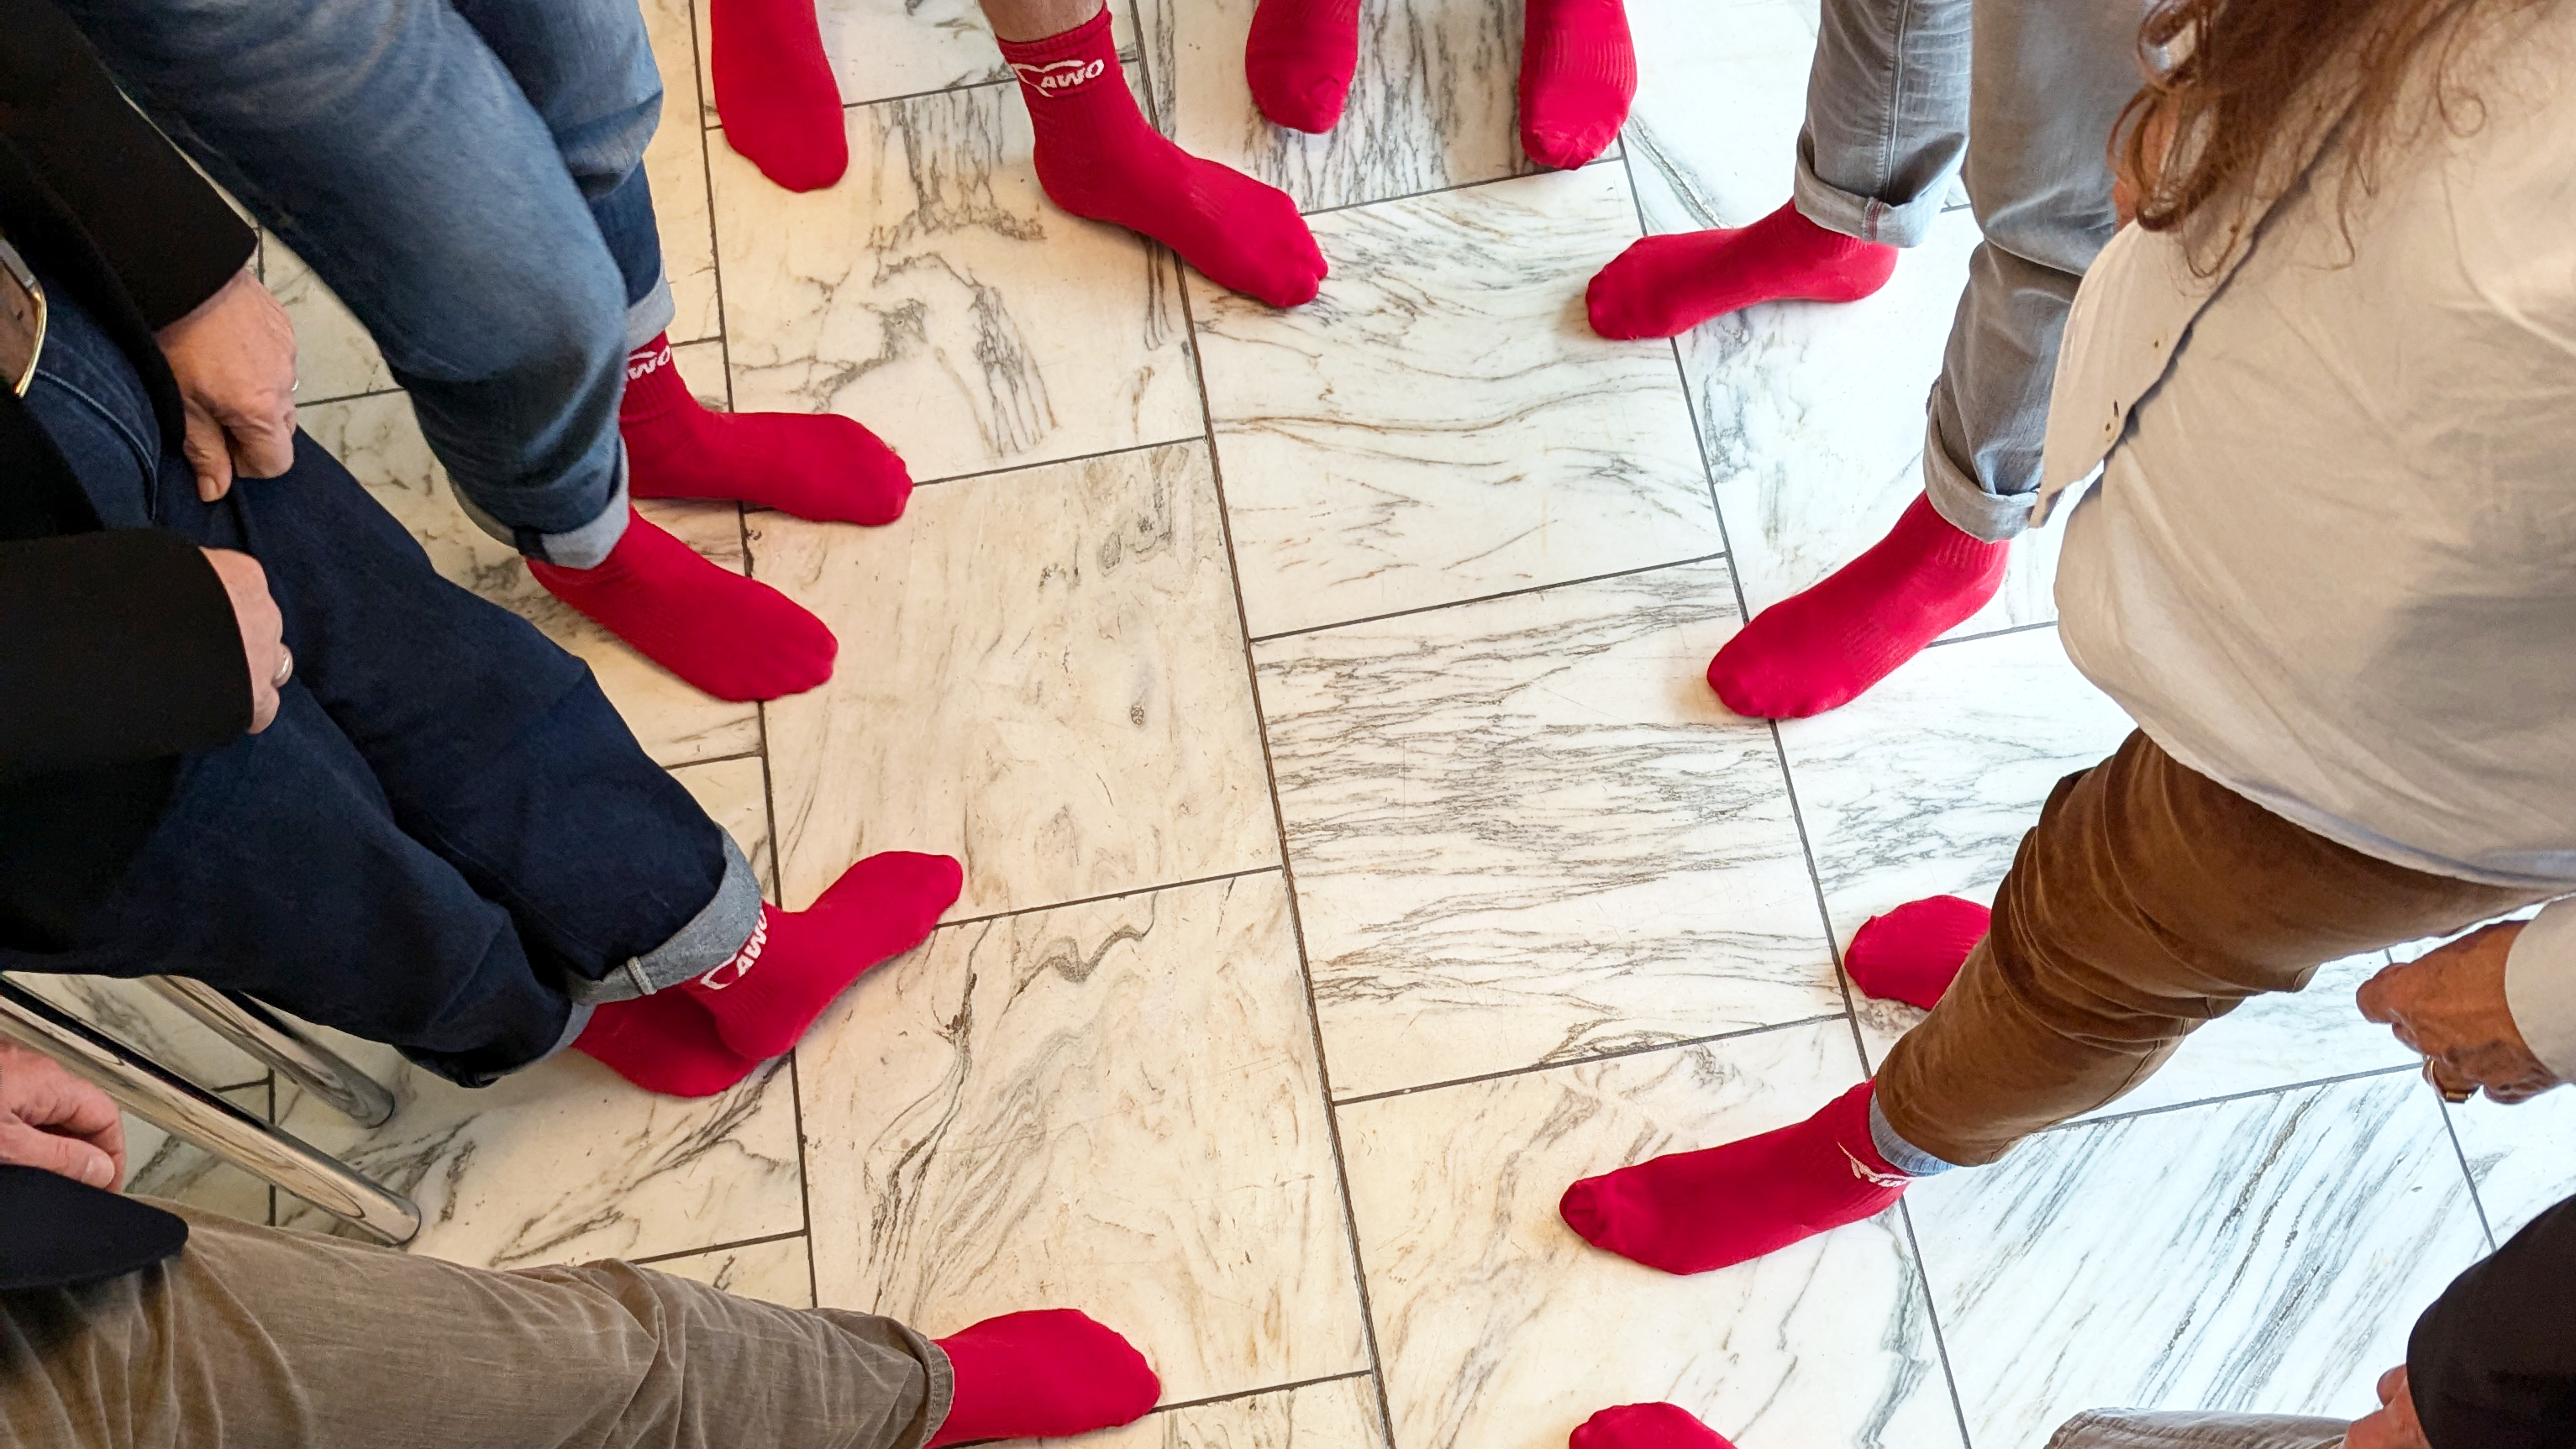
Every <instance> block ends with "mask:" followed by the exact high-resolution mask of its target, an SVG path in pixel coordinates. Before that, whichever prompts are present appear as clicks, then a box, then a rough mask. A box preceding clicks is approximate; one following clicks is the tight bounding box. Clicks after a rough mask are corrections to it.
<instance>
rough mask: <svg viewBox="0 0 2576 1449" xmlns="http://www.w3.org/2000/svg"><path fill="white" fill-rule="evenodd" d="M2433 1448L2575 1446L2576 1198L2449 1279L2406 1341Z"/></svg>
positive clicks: (2418, 1412)
mask: <svg viewBox="0 0 2576 1449" xmlns="http://www.w3.org/2000/svg"><path fill="white" fill-rule="evenodd" d="M2406 1381H2407V1385H2408V1388H2409V1390H2410V1391H2411V1392H2412V1394H2413V1395H2414V1399H2415V1416H2416V1418H2417V1419H2418V1420H2420V1421H2421V1422H2422V1423H2423V1425H2424V1439H2425V1442H2427V1443H2429V1444H2431V1445H2432V1446H2433V1449H2568V1446H2569V1445H2571V1444H2576V1198H2570V1199H2568V1200H2567V1201H2565V1202H2562V1203H2560V1204H2559V1205H2558V1206H2556V1207H2554V1208H2551V1209H2550V1210H2549V1211H2547V1212H2545V1213H2542V1214H2541V1215H2540V1216H2539V1217H2537V1218H2535V1219H2533V1220H2532V1222H2531V1225H2530V1226H2529V1227H2526V1228H2524V1229H2523V1230H2522V1231H2521V1232H2519V1233H2516V1234H2514V1235H2513V1239H2512V1241H2510V1242H2508V1243H2506V1244H2505V1245H2504V1246H2503V1247H2502V1248H2500V1249H2498V1250H2497V1251H2496V1253H2495V1255H2494V1256H2493V1257H2491V1258H2488V1259H2487V1260H2486V1261H2485V1262H2482V1263H2480V1264H2478V1265H2477V1266H2476V1267H2474V1268H2471V1269H2470V1270H2469V1271H2467V1272H2465V1273H2462V1274H2461V1275H2460V1276H2459V1277H2458V1278H2456V1279H2454V1280H2453V1281H2452V1283H2451V1286H2450V1287H2449V1288H2448V1289H2445V1290H2444V1291H2443V1293H2442V1296H2441V1297H2440V1298H2438V1299H2435V1300H2434V1302H2433V1306H2432V1307H2431V1308H2428V1309H2426V1310H2425V1311H2424V1316H2423V1317H2422V1318H2420V1319H2417V1320H2416V1322H2415V1334H2414V1337H2413V1338H2411V1339H2409V1340H2408V1342H2407V1345H2406Z"/></svg>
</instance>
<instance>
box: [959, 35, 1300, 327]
mask: <svg viewBox="0 0 2576 1449" xmlns="http://www.w3.org/2000/svg"><path fill="white" fill-rule="evenodd" d="M1002 58H1003V59H1005V60H1007V61H1009V62H1010V63H1011V70H1012V71H1013V72H1014V73H1015V74H1017V75H1018V76H1019V78H1020V94H1021V95H1022V96H1023V97H1025V98H1026V99H1027V101H1028V106H1029V119H1030V121H1031V122H1032V123H1033V124H1034V125H1035V126H1036V128H1037V168H1038V184H1039V185H1041V186H1044V187H1045V188H1046V194H1047V195H1048V196H1050V197H1052V198H1053V199H1054V201H1055V204H1056V205H1058V206H1061V207H1063V208H1064V209H1065V210H1067V211H1070V212H1072V213H1073V214H1074V215H1076V216H1087V217H1090V218H1091V219H1092V220H1094V221H1105V222H1109V223H1112V224H1113V225H1117V226H1123V227H1126V228H1127V229H1128V230H1130V231H1139V232H1143V233H1144V234H1145V235H1147V236H1149V237H1152V238H1153V239H1154V240H1156V241H1159V242H1162V243H1163V244H1164V245H1166V246H1169V247H1170V248H1171V249H1172V250H1174V251H1176V252H1179V253H1180V254H1181V260H1182V261H1185V262H1187V263H1189V264H1190V265H1191V266H1193V267H1196V268H1198V269H1199V271H1200V272H1201V273H1203V274H1205V275H1206V277H1207V279H1208V280H1209V281H1212V282H1214V283H1216V284H1217V285H1218V286H1220V287H1227V288H1231V289H1232V290H1234V291H1237V292H1243V293H1246V294H1248V295H1250V296H1254V297H1258V298H1260V299H1261V300H1262V301H1264V302H1267V303H1269V304H1270V305H1271V306H1273V307H1294V306H1298V305H1300V304H1301V303H1305V302H1311V301H1313V300H1314V299H1315V292H1316V289H1317V288H1318V287H1320V286H1321V285H1322V283H1323V280H1324V254H1323V253H1322V252H1320V251H1318V250H1317V249H1316V247H1315V237H1314V234H1313V233H1312V232H1309V231H1308V230H1307V229H1306V219H1305V218H1304V217H1301V216H1299V215H1298V214H1297V204H1296V203H1295V202H1293V201H1291V200H1289V199H1288V195H1287V193H1285V192H1283V191H1281V190H1279V189H1278V188H1276V187H1272V186H1264V185H1262V184H1261V183H1260V182H1258V181H1255V180H1253V179H1252V178H1251V177H1249V176H1246V175H1244V174H1243V173H1241V172H1239V171H1231V170H1228V169H1227V168H1225V167H1223V166H1219V165H1217V164H1216V163H1215V162H1213V161H1202V160H1200V159H1199V158H1197V157H1196V156H1192V155H1191V154H1189V153H1188V152H1186V151H1183V150H1182V149H1181V148H1180V147H1178V146H1175V145H1173V144H1172V143H1171V142H1169V141H1167V140H1165V139H1163V137H1162V136H1161V135H1160V134H1159V133H1157V132H1156V131H1155V130H1154V128H1153V127H1152V126H1151V125H1148V124H1147V123H1146V121H1145V114H1144V112H1142V111H1140V110H1138V109H1137V108H1136V97H1135V95H1134V94H1133V93H1132V92H1130V91H1129V90H1128V89H1127V76H1126V72H1125V71H1123V70H1122V69H1120V68H1119V64H1118V46H1117V42H1115V41H1114V40H1112V39H1111V38H1110V34H1109V11H1108V9H1107V8H1106V7H1103V8H1102V10H1101V11H1100V13H1099V14H1097V15H1094V16H1093V17H1091V19H1089V20H1088V21H1085V22H1084V23H1082V24H1080V25H1077V26H1075V27H1074V28H1073V29H1071V30H1068V31H1066V32H1064V33H1063V34H1061V35H1051V36H1048V37H1047V38H1046V39H1044V40H1028V41H1011V40H1006V41H1003V42H1002Z"/></svg>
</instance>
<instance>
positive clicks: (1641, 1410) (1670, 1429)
mask: <svg viewBox="0 0 2576 1449" xmlns="http://www.w3.org/2000/svg"><path fill="white" fill-rule="evenodd" d="M1565 1443H1566V1449H1735V1446H1734V1445H1733V1444H1731V1443H1729V1442H1727V1440H1726V1439H1725V1438H1723V1437H1721V1436H1720V1435H1719V1434H1718V1432H1717V1431H1716V1430H1715V1429H1712V1428H1710V1427H1709V1426H1707V1425H1706V1424H1703V1423H1701V1422H1700V1421H1699V1420H1697V1419H1694V1418H1692V1417H1691V1413H1690V1410H1688V1409H1685V1408H1683V1407H1682V1406H1681V1405H1679V1404H1621V1405H1620V1406H1619V1407H1617V1408H1615V1409H1603V1410H1602V1411H1601V1412H1600V1413H1597V1414H1595V1415H1593V1416H1592V1417H1591V1418H1589V1419H1586V1420H1584V1421H1583V1424H1582V1427H1580V1428H1578V1429H1576V1430H1575V1431H1574V1433H1573V1436H1572V1437H1570V1438H1568V1439H1567V1440H1566V1441H1565Z"/></svg>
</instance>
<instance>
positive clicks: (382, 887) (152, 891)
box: [0, 288, 760, 1085]
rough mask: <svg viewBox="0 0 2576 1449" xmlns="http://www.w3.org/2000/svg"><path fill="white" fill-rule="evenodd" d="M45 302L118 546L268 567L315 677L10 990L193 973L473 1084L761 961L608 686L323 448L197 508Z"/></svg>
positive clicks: (69, 435)
mask: <svg viewBox="0 0 2576 1449" xmlns="http://www.w3.org/2000/svg"><path fill="white" fill-rule="evenodd" d="M50 290H51V292H52V296H53V299H54V303H55V305H54V308H53V318H52V323H51V327H50V330H49V333H48V336H47V338H46V341H45V350H44V354H43V357H42V358H41V359H40V363H39V371H38V378H37V381H36V383H35V385H34V386H33V387H32V388H31V389H30V390H29V392H28V397H27V402H28V405H29V407H30V408H31V409H32V410H33V412H34V413H35V415H36V417H37V419H38V421H39V422H40V423H41V424H42V426H43V427H44V428H45V430H46V432H47V433H48V434H49V435H50V436H51V437H52V438H53V439H54V442H55V443H56V445H57V446H58V447H60V448H61V450H62V452H63V454H64V456H65V457H66V458H68V459H69V460H70V462H71V464H72V467H73V469H74V471H75V472H77V473H78V474H79V475H80V479H81V483H82V485H83V487H84V489H85V490H86V491H87V492H88V493H89V495H90V497H91V499H92V500H93V502H94V503H95V504H96V505H97V507H98V509H99V511H100V514H101V516H102V517H103V518H104V519H105V521H106V522H107V524H108V526H110V527H125V528H143V527H153V528H164V529H168V530H170V531H172V532H174V533H177V534H179V535H181V536H182V537H185V538H187V539H189V540H190V541H192V542H194V543H196V544H198V545H199V546H200V547H208V548H231V549H241V550H243V551H246V552H248V553H250V554H251V555H253V556H254V557H256V558H257V559H259V561H260V563H261V564H262V566H263V567H265V568H266V569H267V571H268V579H269V587H270V591H271V592H272V593H273V594H274V595H275V596H276V598H277V602H278V604H279V606H280V608H281V610H282V611H283V613H284V615H285V620H286V640H287V644H288V647H290V648H291V649H293V650H294V651H295V660H296V668H295V676H294V678H293V680H291V681H290V682H289V683H288V685H287V687H286V688H285V690H284V691H283V692H282V693H283V703H282V705H281V707H280V709H279V711H278V716H277V721H276V723H274V724H272V725H270V726H269V727H268V728H267V729H266V730H264V731H262V732H261V733H259V734H256V735H244V736H243V737H242V738H240V739H238V740H235V741H233V742H232V743H231V744H228V745H225V746H223V747H221V748H219V749H214V750H209V751H206V752H203V753H200V754H197V755H194V756H191V757H190V758H189V759H188V760H187V761H186V762H185V763H184V765H183V766H182V768H181V770H180V773H179V777H178V783H177V786H176V788H175V790H174V791H173V793H172V797H171V800H170V803H169V806H168V809H167V811H166V812H165V814H164V815H163V817H162V819H161V821H160V823H159V824H158V826H157V827H156V828H155V830H154V833H153V834H152V836H151V837H150V839H149V840H148V841H147V842H146V843H145V845H144V847H143V849H142V851H141V853H140V854H139V855H137V856H136V858H135V860H134V862H133V864H132V865H131V867H130V868H129V869H128V871H127V873H126V875H125V877H124V878H123V879H122V880H121V881H120V882H119V883H118V885H117V887H116V888H115V890H114V891H113V892H112V893H111V894H110V896H109V897H108V899H107V900H106V901H105V902H104V903H103V904H102V905H101V906H100V907H99V909H98V911H97V912H96V914H95V915H94V916H93V917H92V918H91V919H90V920H89V921H88V922H87V923H85V925H84V928H83V931H82V934H81V937H80V940H79V942H78V944H77V945H76V946H75V948H74V949H73V950H71V951H69V952H66V953H62V954H59V955H42V956H36V955H28V954H25V953H18V952H11V951H6V950H0V969H7V970H13V971H61V972H83V973H89V974H94V975H103V976H137V975H144V974H150V973H169V974H177V975H186V976H193V977H197V978H199V979H201V980H204V981H209V982H212V983H214V984H215V985H218V986H224V987H229V988H232V989H235V990H240V991H247V992H249V993H251V994H252V995H254V996H257V997H259V998H260V999H261V1000H264V1001H267V1002H270V1003H272V1004H274V1005H277V1006H281V1007H284V1008H286V1009H287V1010H289V1011H291V1012H294V1013H295V1014H296V1015H298V1016H302V1017H305V1018H307V1019H309V1020H312V1021H318V1022H322V1023H324V1024H326V1025H330V1026H335V1027H339V1028H340V1029H342V1030H344V1031H348V1032H352V1033H355V1034H356V1035H359V1036H363V1037H368V1038H372V1039H374V1040H377V1041H382V1042H388V1043H391V1044H393V1045H395V1046H397V1047H400V1048H402V1049H403V1051H404V1052H405V1053H406V1054H408V1055H409V1056H410V1057H411V1058H412V1059H413V1060H414V1061H417V1062H419V1063H421V1064H422V1065H423V1066H426V1067H428V1068H429V1069H431V1070H433V1071H436V1072H438V1073H440V1074H441V1075H444V1076H447V1077H449V1078H452V1079H454V1080H456V1081H460V1082H464V1083H467V1084H469V1085H479V1084H481V1083H484V1082H488V1081H490V1080H491V1079H492V1078H493V1077H494V1076H495V1075H497V1074H499V1073H502V1072H506V1071H509V1070H511V1069H512V1068H515V1067H520V1066H524V1065H526V1064H528V1063H529V1062H532V1061H535V1060H537V1059H538V1058H540V1057H543V1056H545V1055H546V1054H548V1053H549V1052H551V1051H553V1050H554V1049H556V1048H557V1047H558V1046H560V1045H562V1044H563V1043H564V1042H565V1041H566V1040H567V1039H568V1038H569V1036H570V1035H571V1034H572V1033H573V1032H574V1031H576V1030H577V1029H578V1027H579V1025H580V1023H581V1021H582V1020H583V1019H584V1018H585V1017H586V1015H587V1005H586V1003H590V1002H596V1001H606V1000H617V999H621V998H626V997H632V996H635V995H638V994H640V993H641V992H644V991H649V990H654V989H658V988H660V987H662V986H667V985H670V984H673V983H674V982H677V981H680V980H685V979H687V978H688V977H690V976H694V975H698V974H700V973H703V972H705V971H708V970H712V969H713V968H714V967H716V966H718V965H720V964H722V963H723V962H724V961H725V960H726V959H727V958H728V957H730V956H731V955H732V954H733V953H734V952H735V951H736V950H738V949H740V947H741V945H742V943H743V942H744V941H745V940H746V939H748V938H749V936H750V934H751V929H752V926H753V925H754V924H755V923H756V922H757V920H758V916H759V910H760V893H759V889H758V885H757V882H756V881H755V879H754V877H753V876H752V874H751V871H750V868H749V866H748V865H747V864H745V863H744V862H743V860H742V857H741V852H740V851H739V850H738V849H736V848H735V846H734V844H733V842H732V840H731V839H730V838H729V837H728V836H726V835H725V833H724V832H723V831H722V830H721V829H719V828H718V827H717V826H716V825H715V824H714V822H712V821H710V820H709V819H708V818H707V816H706V813H705V812H704V811H703V810H701V809H699V807H698V805H697V803H696V802H695V801H694V800H692V799H691V798H690V796H689V794H688V792H687V791H686V790H684V789H683V788H681V786H680V785H679V784H678V783H677V782H675V781H673V780H672V779H671V777H670V776H669V775H668V774H666V773H664V772H663V771H662V770H661V768H660V767H658V766H656V765H655V764H654V763H653V761H652V760H651V759H649V758H648V757H646V755H645V754H644V752H643V750H642V749H641V748H640V747H638V746H637V744H636V743H635V738H634V736H633V735H632V734H630V733H629V732H628V731H627V729H626V725H625V723H624V721H622V720H621V719H620V718H619V717H618V715H617V712H616V711H615V710H614V709H613V708H611V707H610V705H609V703H608V701H607V699H606V698H605V697H604V696H602V695H601V693H600V692H599V687H598V685H597V684H596V683H595V682H593V680H592V679H591V675H590V670H589V667H588V666H586V665H584V664H583V663H582V662H581V661H580V660H578V659H576V658H574V657H573V656H572V655H570V654H567V653H565V652H564V651H563V650H562V649H560V648H558V647H556V646H555V644H554V643H553V642H552V641H550V640H548V639H547V638H546V637H545V636H544V635H542V634H540V633H538V632H537V631H536V629H535V628H533V627H532V626H530V625H529V624H528V623H527V622H526V621H525V620H523V619H520V618H519V617H518V616H516V615H514V614H511V613H509V612H508V611H507V610H504V609H501V608H499V607H497V606H495V605H493V604H491V603H489V602H487V601H485V600H483V599H480V598H477V597H475V596H474V595H473V594H471V593H468V592H466V591H465V590H463V589H461V588H458V587H456V586H455V585H453V584H450V583H448V582H447V581H446V580H444V579H442V578H440V577H439V576H438V575H437V574H436V573H434V572H432V571H431V568H430V565H429V559H428V557H427V556H426V555H425V554H423V553H422V551H421V549H420V546H419V545H418V544H417V543H415V542H414V541H413V540H412V538H411V537H410V535H408V534H406V533H405V532H404V531H403V530H402V528H401V526H400V525H399V524H397V523H396V522H395V521H394V519H393V517H392V515H390V514H388V513H387V512H385V510H384V509H383V508H382V507H381V506H379V505H378V504H377V503H376V502H375V500H373V499H372V498H370V497H368V496H367V493H366V490H365V489H363V488H361V487H360V486H359V485H358V483H357V481H356V480H355V479H353V478H351V477H350V476H349V474H348V472H347V470H345V469H343V468H342V467H341V466H340V465H339V463H338V462H336V461H335V460H333V459H332V458H331V456H330V455H329V454H327V453H325V452H323V451H322V449H321V448H320V447H319V446H318V445H317V444H315V443H314V442H313V441H312V440H311V439H310V438H304V437H299V438H298V439H297V440H296V464H295V468H294V470H293V471H291V472H289V473H288V474H286V475H285V476H284V477H281V478H271V479H243V480H240V481H238V482H236V483H235V484H234V485H233V490H232V494H231V496H230V497H228V498H226V499H225V500H224V501H222V502H220V503H216V504H211V505H209V504H205V503H201V502H199V501H198V499H197V493H196V485H195V481H194V478H193V476H192V475H191V473H190V472H189V469H188V467H187V464H186V463H185V462H184V461H183V460H182V459H181V458H180V457H179V456H178V454H176V453H175V452H164V451H163V450H162V448H161V445H160V434H159V432H158V430H157V428H156V427H155V425H154V422H153V417H152V411H151V405H150V402H149V400H148V398H147V396H146V394H145V393H144V391H143V388H142V384H141V381H140V380H139V379H138V378H137V376H136V374H135V372H134V369H133V368H132V366H131V365H130V364H129V362H128V361H127V359H126V358H125V356H124V354H123V353H121V352H120V351H118V350H117V348H116V346H115V344H114V343H113V342H111V341H109V340H108V339H107V337H106V336H105V335H104V334H103V333H101V332H100V331H99V330H98V329H97V327H96V326H95V324H94V323H92V322H91V321H90V319H89V318H88V317H86V316H85V315H84V314H83V313H82V312H81V310H80V309H79V307H78V306H77V305H76V304H74V303H73V301H72V299H70V298H69V297H68V296H67V295H66V294H65V293H64V291H63V290H62V289H60V288H53V289H50Z"/></svg>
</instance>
